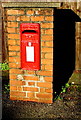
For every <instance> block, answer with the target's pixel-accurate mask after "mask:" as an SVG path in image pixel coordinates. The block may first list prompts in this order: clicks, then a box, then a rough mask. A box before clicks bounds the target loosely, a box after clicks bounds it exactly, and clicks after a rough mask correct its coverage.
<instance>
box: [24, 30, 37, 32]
mask: <svg viewBox="0 0 81 120" xmlns="http://www.w3.org/2000/svg"><path fill="white" fill-rule="evenodd" d="M22 33H37V31H35V30H24V31H23V32H22Z"/></svg>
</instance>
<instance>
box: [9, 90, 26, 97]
mask: <svg viewBox="0 0 81 120" xmlns="http://www.w3.org/2000/svg"><path fill="white" fill-rule="evenodd" d="M10 95H12V96H21V97H25V96H26V92H19V91H10Z"/></svg>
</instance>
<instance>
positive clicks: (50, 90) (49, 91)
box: [45, 89, 53, 93]
mask: <svg viewBox="0 0 81 120" xmlns="http://www.w3.org/2000/svg"><path fill="white" fill-rule="evenodd" d="M45 92H47V93H52V92H53V90H52V89H45Z"/></svg>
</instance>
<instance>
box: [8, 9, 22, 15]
mask: <svg viewBox="0 0 81 120" xmlns="http://www.w3.org/2000/svg"><path fill="white" fill-rule="evenodd" d="M7 14H8V15H20V14H24V11H23V10H7Z"/></svg>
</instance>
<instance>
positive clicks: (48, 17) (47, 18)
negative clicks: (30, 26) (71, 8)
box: [45, 16, 53, 21]
mask: <svg viewBox="0 0 81 120" xmlns="http://www.w3.org/2000/svg"><path fill="white" fill-rule="evenodd" d="M45 20H46V21H53V16H45Z"/></svg>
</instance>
